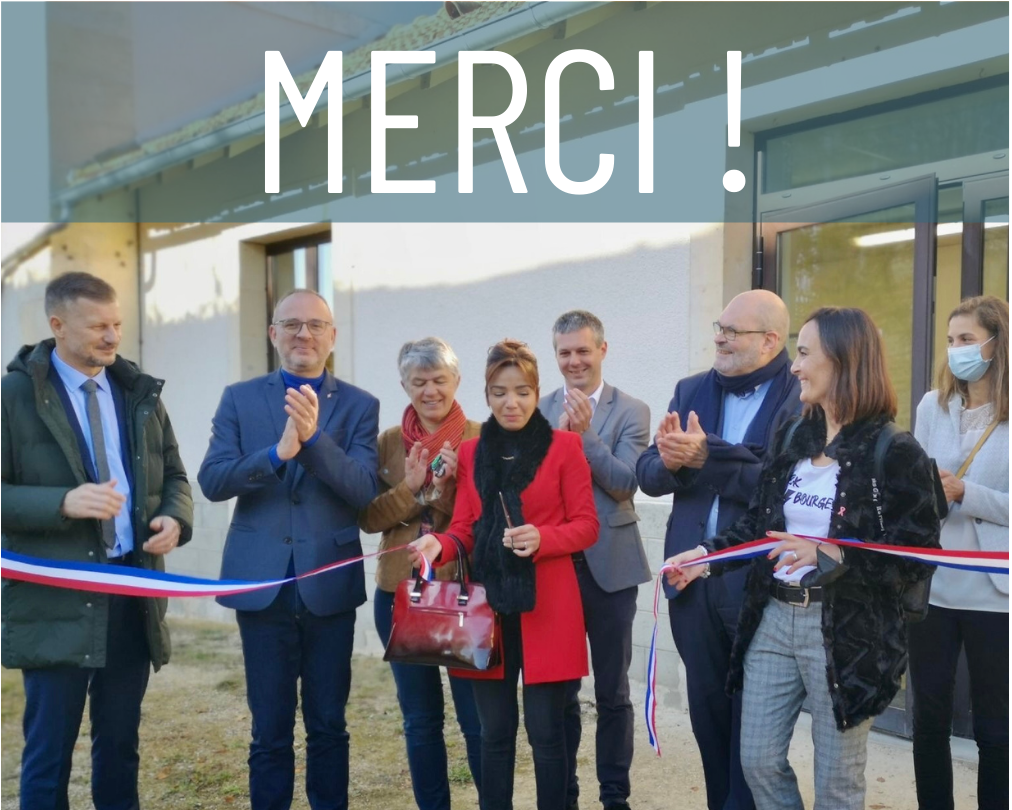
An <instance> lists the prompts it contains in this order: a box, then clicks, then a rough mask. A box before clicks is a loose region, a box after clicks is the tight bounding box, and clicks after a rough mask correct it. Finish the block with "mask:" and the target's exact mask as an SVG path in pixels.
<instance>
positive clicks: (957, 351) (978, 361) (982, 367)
mask: <svg viewBox="0 0 1012 810" xmlns="http://www.w3.org/2000/svg"><path fill="white" fill-rule="evenodd" d="M995 337H996V335H991V337H989V338H988V339H987V340H985V341H984V342H983V343H974V344H973V345H972V346H950V347H949V370H950V371H951V372H952V374H953V376H955V377H956V379H957V380H963V381H965V382H977V380H979V379H980V378H981V377H983V376H984V375H985V374H986V373H987V367H988V366H989V365H991V361H990V360H985V359H984V358H983V357H981V354H980V348H981V346H986V345H987V344H988V343H990V342H991V341H992V340H994V339H995Z"/></svg>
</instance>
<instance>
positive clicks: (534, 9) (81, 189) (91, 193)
mask: <svg viewBox="0 0 1012 810" xmlns="http://www.w3.org/2000/svg"><path fill="white" fill-rule="evenodd" d="M602 5H604V3H602V2H601V0H592V1H591V2H582V1H581V2H536V3H529V4H528V5H526V6H524V7H523V8H520V9H517V10H516V11H513V12H511V13H509V14H507V15H506V16H504V17H500V18H497V19H495V20H490V21H489V22H487V23H483V24H482V25H478V26H475V27H474V28H469V29H467V30H465V31H461V32H460V33H459V34H454V35H453V36H451V37H447V38H446V39H443V40H440V41H437V42H435V43H433V44H431V45H429V46H428V47H427V48H426V50H430V51H435V52H436V62H435V64H434V65H429V64H426V65H389V66H388V68H387V77H388V78H387V83H388V84H394V83H397V82H401V81H404V80H406V79H413V78H416V77H417V76H421V75H423V74H425V73H429V72H431V71H433V70H435V69H436V68H438V67H442V66H444V65H448V64H451V63H453V62H456V61H457V53H458V52H459V51H485V50H491V49H492V48H494V47H496V46H497V45H501V44H503V43H504V42H510V41H512V40H514V39H518V38H519V37H521V36H524V35H526V34H530V33H532V32H534V31H540V30H544V29H546V28H550V27H552V26H553V25H557V24H558V23H560V22H563V21H564V20H567V19H569V18H570V17H574V16H576V15H578V14H582V13H584V12H587V11H591V10H593V9H596V8H600V7H601V6H602ZM371 92H372V71H371V70H366V71H363V72H361V73H357V74H355V75H354V76H349V77H348V78H347V79H345V80H344V82H343V101H354V100H355V99H358V98H362V97H363V96H367V95H369V93H371ZM328 95H329V93H328V92H327V91H326V90H325V91H324V93H323V95H322V96H321V99H320V103H319V104H318V105H317V108H318V109H319V108H320V107H322V106H325V105H326V104H327V97H328ZM293 120H296V116H295V111H294V110H293V109H292V106H291V104H290V103H289V104H286V105H284V106H282V107H281V121H280V123H281V125H282V126H283V125H284V124H285V123H287V122H289V121H293ZM263 131H264V113H263V112H260V113H257V114H256V115H253V116H250V117H249V118H246V119H243V120H242V121H236V122H234V123H232V124H229V125H227V126H225V127H222V128H221V129H219V130H215V131H214V132H209V133H207V134H206V135H201V136H200V137H198V138H195V139H193V140H191V141H187V142H186V143H182V144H179V145H178V146H174V147H171V148H169V149H166V150H164V151H162V152H158V153H157V154H154V155H150V156H148V157H143V158H141V159H140V160H138V161H137V162H136V163H132V164H130V165H129V166H124V167H123V168H122V169H117V170H114V171H112V172H109V173H107V174H103V175H100V176H98V177H95V178H93V179H92V180H86V181H85V182H83V183H81V184H79V185H76V186H73V187H71V188H67V189H64V190H62V191H60V192H59V193H57V195H56V197H55V199H54V202H55V204H56V205H58V206H59V207H60V219H61V220H63V221H68V220H69V219H70V209H71V208H72V207H73V206H74V205H75V204H76V203H79V202H81V201H82V200H84V199H87V198H88V197H95V196H97V195H99V194H103V193H105V192H109V191H113V190H115V189H118V188H122V187H124V186H128V185H130V184H131V183H136V182H139V181H140V180H143V179H145V178H147V177H150V176H152V175H154V174H157V173H158V172H160V171H162V170H163V169H166V168H168V167H170V166H176V165H179V164H180V163H185V162H186V161H187V160H190V159H192V158H195V157H197V156H198V155H202V154H204V153H206V152H212V151H214V150H216V149H220V148H222V147H225V146H228V145H229V144H232V143H235V142H236V141H239V140H241V139H243V138H247V137H249V136H251V135H257V134H260V133H262V132H263Z"/></svg>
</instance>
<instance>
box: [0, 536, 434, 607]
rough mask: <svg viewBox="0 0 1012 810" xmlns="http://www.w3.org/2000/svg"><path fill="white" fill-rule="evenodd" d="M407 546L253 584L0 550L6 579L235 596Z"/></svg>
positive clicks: (138, 592)
mask: <svg viewBox="0 0 1012 810" xmlns="http://www.w3.org/2000/svg"><path fill="white" fill-rule="evenodd" d="M404 548H407V546H396V547H395V548H386V549H382V550H380V551H376V552H373V553H372V554H363V555H361V556H360V557H351V558H349V559H347V560H339V561H338V562H335V563H330V564H329V565H324V566H321V567H320V568H316V569H314V570H312V571H307V572H306V573H304V574H299V575H298V576H294V577H285V578H284V579H271V580H263V581H259V582H249V581H245V580H238V579H201V578H199V577H188V576H183V575H181V574H169V573H165V572H162V571H149V570H147V569H145V568H130V567H127V566H120V565H108V564H104V563H78V562H62V561H60V560H44V559H40V558H38V557H29V556H27V555H24V554H15V553H14V552H13V551H8V550H7V549H3V550H2V551H0V563H2V565H0V575H2V576H3V578H4V579H13V580H19V581H21V582H34V583H36V584H38V585H50V586H52V587H54V588H67V589H70V590H75V591H94V592H97V593H111V594H117V595H119V596H173V597H192V596H232V595H233V594H239V593H249V592H250V591H259V590H263V589H264V588H274V587H277V586H279V585H284V584H285V583H287V582H295V581H296V580H299V579H305V578H306V577H315V576H319V575H320V574H326V573H327V572H329V571H337V570H338V569H340V568H346V567H347V566H349V565H354V564H356V563H360V562H362V561H363V560H366V559H368V558H370V557H379V556H382V555H383V554H389V553H390V552H393V551H400V550H401V549H404ZM421 574H422V576H423V577H424V578H425V579H427V580H431V579H432V575H433V571H432V565H431V564H430V563H429V561H428V560H426V559H425V558H424V557H422V566H421Z"/></svg>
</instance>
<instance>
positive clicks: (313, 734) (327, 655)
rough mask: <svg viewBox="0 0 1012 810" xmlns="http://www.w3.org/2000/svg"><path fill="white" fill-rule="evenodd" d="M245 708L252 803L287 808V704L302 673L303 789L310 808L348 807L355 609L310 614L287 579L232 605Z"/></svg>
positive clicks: (290, 783) (291, 765)
mask: <svg viewBox="0 0 1012 810" xmlns="http://www.w3.org/2000/svg"><path fill="white" fill-rule="evenodd" d="M236 620H237V621H238V623H239V633H240V635H241V637H242V650H243V661H244V664H245V668H246V701H247V703H248V705H249V709H250V713H251V714H252V715H253V733H252V736H253V739H252V742H251V743H250V747H249V771H250V773H249V792H250V806H251V808H252V810H288V808H289V807H291V804H292V794H293V792H294V788H295V752H294V749H293V745H294V742H295V708H296V705H297V703H298V682H299V681H300V680H301V681H302V720H303V723H304V724H305V727H306V796H307V798H308V799H309V806H310V807H311V808H313V810H346V808H347V807H348V732H347V727H346V725H345V719H344V708H345V704H347V702H348V692H349V690H350V688H351V650H352V644H353V642H354V640H355V611H353V610H349V611H344V612H342V613H337V614H334V615H333V616H316V615H314V614H312V613H310V612H309V610H308V609H307V608H306V606H305V605H304V604H303V603H302V599H301V598H299V592H298V586H297V585H296V584H295V583H294V582H290V583H288V584H287V585H284V586H282V588H281V590H280V591H279V592H278V595H277V598H276V599H275V600H274V601H273V602H272V603H271V604H270V605H268V606H267V607H266V608H264V609H263V610H257V611H246V610H238V611H236Z"/></svg>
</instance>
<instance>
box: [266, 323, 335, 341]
mask: <svg viewBox="0 0 1012 810" xmlns="http://www.w3.org/2000/svg"><path fill="white" fill-rule="evenodd" d="M333 325H334V324H332V323H331V322H330V321H320V320H316V319H313V320H311V321H300V320H299V319H298V318H286V319H285V320H283V321H274V326H280V327H281V328H282V329H284V330H285V334H288V335H297V334H299V332H301V331H302V327H303V326H307V327H309V334H311V335H313V336H314V337H319V336H320V335H322V334H323V333H324V332H326V331H327V330H328V329H330V328H331V327H332V326H333Z"/></svg>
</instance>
